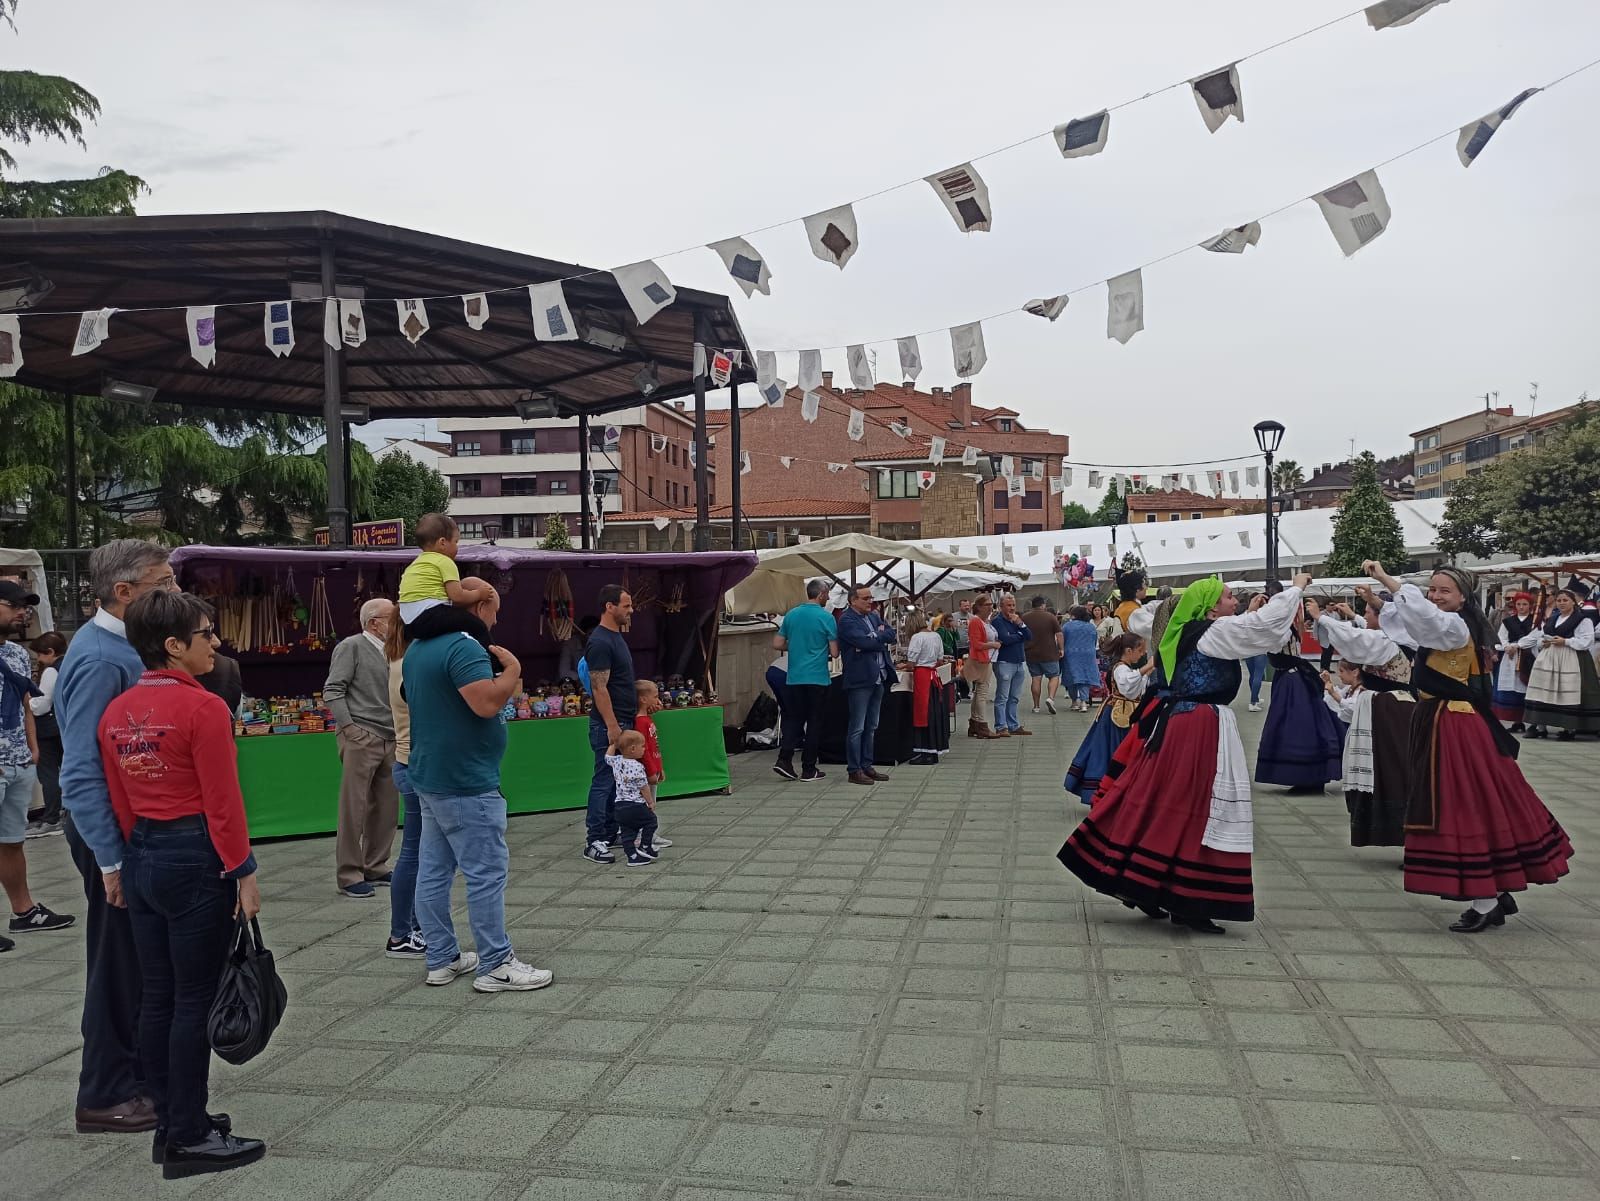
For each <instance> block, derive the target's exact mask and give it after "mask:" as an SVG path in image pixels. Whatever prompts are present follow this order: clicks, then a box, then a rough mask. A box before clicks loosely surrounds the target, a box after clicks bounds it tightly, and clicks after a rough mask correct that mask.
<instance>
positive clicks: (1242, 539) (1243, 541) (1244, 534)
mask: <svg viewBox="0 0 1600 1201" xmlns="http://www.w3.org/2000/svg"><path fill="white" fill-rule="evenodd" d="M1239 545H1240V546H1249V545H1250V531H1249V530H1240V531H1239Z"/></svg>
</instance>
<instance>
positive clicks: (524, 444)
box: [506, 434, 537, 455]
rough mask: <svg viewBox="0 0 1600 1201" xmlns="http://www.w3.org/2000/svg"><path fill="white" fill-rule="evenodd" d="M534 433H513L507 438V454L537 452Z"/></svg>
mask: <svg viewBox="0 0 1600 1201" xmlns="http://www.w3.org/2000/svg"><path fill="white" fill-rule="evenodd" d="M536 453H537V452H536V451H535V450H534V442H533V435H532V434H512V435H511V436H510V437H509V438H507V439H506V454H508V455H531V454H536Z"/></svg>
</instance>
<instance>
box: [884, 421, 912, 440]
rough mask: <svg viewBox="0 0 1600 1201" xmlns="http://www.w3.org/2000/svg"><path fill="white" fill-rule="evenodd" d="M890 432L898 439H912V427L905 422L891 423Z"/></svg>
mask: <svg viewBox="0 0 1600 1201" xmlns="http://www.w3.org/2000/svg"><path fill="white" fill-rule="evenodd" d="M889 432H890V433H891V434H893V435H894V436H895V437H896V438H909V437H911V427H910V426H909V425H907V424H906V423H905V422H904V421H891V422H890V423H889Z"/></svg>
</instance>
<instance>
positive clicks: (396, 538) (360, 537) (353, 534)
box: [316, 517, 406, 549]
mask: <svg viewBox="0 0 1600 1201" xmlns="http://www.w3.org/2000/svg"><path fill="white" fill-rule="evenodd" d="M316 534H317V545H318V546H327V545H329V539H328V527H327V526H325V525H319V526H318V527H317V530H316ZM405 544H406V524H405V522H403V521H401V520H400V518H398V517H392V518H389V519H388V520H386V521H358V522H356V523H355V524H354V525H352V526H351V527H350V545H351V546H354V547H364V548H367V549H387V548H391V547H400V546H404V545H405Z"/></svg>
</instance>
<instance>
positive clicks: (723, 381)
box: [711, 350, 733, 388]
mask: <svg viewBox="0 0 1600 1201" xmlns="http://www.w3.org/2000/svg"><path fill="white" fill-rule="evenodd" d="M732 378H733V356H732V355H731V354H729V353H728V352H727V351H725V350H719V351H717V352H716V353H715V354H713V355H712V356H711V386H712V387H713V388H726V387H727V386H728V381H729V380H730V379H732Z"/></svg>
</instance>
